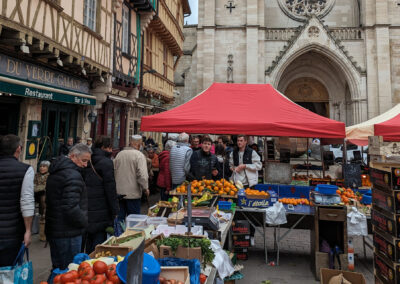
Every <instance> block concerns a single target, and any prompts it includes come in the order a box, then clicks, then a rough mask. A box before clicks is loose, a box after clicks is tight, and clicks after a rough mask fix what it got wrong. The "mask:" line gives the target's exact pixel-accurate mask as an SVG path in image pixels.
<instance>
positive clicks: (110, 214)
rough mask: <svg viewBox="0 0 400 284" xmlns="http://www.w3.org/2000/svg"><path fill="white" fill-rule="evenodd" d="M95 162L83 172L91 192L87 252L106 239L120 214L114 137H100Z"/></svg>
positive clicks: (95, 149)
mask: <svg viewBox="0 0 400 284" xmlns="http://www.w3.org/2000/svg"><path fill="white" fill-rule="evenodd" d="M92 151H93V154H92V165H89V166H88V167H87V168H86V169H85V171H84V178H85V183H86V187H87V194H88V217H89V225H88V227H87V230H86V234H85V237H84V242H85V244H84V245H85V251H86V253H91V252H92V251H94V249H95V247H96V245H98V244H100V243H103V242H104V241H105V240H106V238H107V234H106V231H105V230H106V228H107V227H108V226H112V225H113V220H114V218H115V217H116V216H117V214H118V211H119V210H118V199H117V191H116V186H115V178H114V164H113V162H112V161H111V159H110V157H111V153H112V145H111V138H110V137H106V136H100V137H98V138H97V139H96V141H95V144H94V147H93V148H92Z"/></svg>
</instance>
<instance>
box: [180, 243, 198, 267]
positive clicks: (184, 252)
mask: <svg viewBox="0 0 400 284" xmlns="http://www.w3.org/2000/svg"><path fill="white" fill-rule="evenodd" d="M175 255H176V257H178V258H184V259H195V258H196V259H198V260H199V261H200V263H201V262H203V256H202V254H201V248H200V247H198V248H184V247H181V246H179V247H178V249H177V250H176V254H175Z"/></svg>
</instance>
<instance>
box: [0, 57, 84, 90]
mask: <svg viewBox="0 0 400 284" xmlns="http://www.w3.org/2000/svg"><path fill="white" fill-rule="evenodd" d="M0 74H1V75H5V76H7V77H11V78H15V79H18V80H23V81H27V82H31V83H38V84H41V85H46V86H49V87H52V88H57V89H63V90H67V91H72V92H79V93H84V94H88V93H89V82H88V81H86V80H83V79H81V78H77V77H72V76H69V75H66V74H64V73H61V72H58V71H54V70H52V69H49V68H46V67H42V66H38V65H35V64H31V63H28V62H24V61H21V60H18V59H15V58H12V57H9V56H6V55H4V54H1V55H0Z"/></svg>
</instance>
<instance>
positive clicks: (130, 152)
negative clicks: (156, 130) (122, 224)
mask: <svg viewBox="0 0 400 284" xmlns="http://www.w3.org/2000/svg"><path fill="white" fill-rule="evenodd" d="M140 145H142V136H140V135H133V136H132V138H131V140H130V143H129V146H130V147H126V148H125V149H124V150H122V151H121V152H120V153H118V155H117V157H116V158H115V160H114V171H115V182H116V185H117V193H118V194H119V195H124V198H123V199H122V200H121V201H120V204H119V207H120V211H119V214H118V219H119V220H120V221H122V220H124V219H125V217H126V216H127V215H129V214H140V205H141V197H142V193H145V194H146V195H147V197H148V196H149V193H150V191H149V184H148V180H149V175H148V172H147V161H146V157H145V156H144V155H143V153H142V152H140Z"/></svg>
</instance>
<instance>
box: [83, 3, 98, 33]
mask: <svg viewBox="0 0 400 284" xmlns="http://www.w3.org/2000/svg"><path fill="white" fill-rule="evenodd" d="M96 14H97V0H85V6H84V13H83V24H84V25H85V26H87V27H88V28H89V29H91V30H92V31H96Z"/></svg>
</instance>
